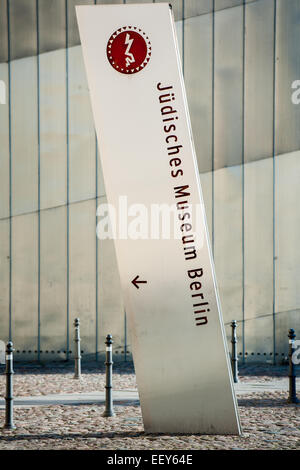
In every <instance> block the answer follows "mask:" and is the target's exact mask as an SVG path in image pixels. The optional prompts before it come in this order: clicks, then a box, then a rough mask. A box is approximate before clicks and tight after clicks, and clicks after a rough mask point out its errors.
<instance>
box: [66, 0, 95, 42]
mask: <svg viewBox="0 0 300 470" xmlns="http://www.w3.org/2000/svg"><path fill="white" fill-rule="evenodd" d="M94 3H95V2H94V0H68V45H69V47H71V46H75V45H77V44H80V38H79V31H78V25H77V19H76V11H75V5H94Z"/></svg>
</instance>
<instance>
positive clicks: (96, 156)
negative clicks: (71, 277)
mask: <svg viewBox="0 0 300 470" xmlns="http://www.w3.org/2000/svg"><path fill="white" fill-rule="evenodd" d="M95 154H96V155H95V158H96V164H95V173H96V178H95V180H96V181H95V184H96V188H95V190H96V198H95V202H96V217H95V223H96V234H95V235H96V266H95V269H96V273H95V274H96V280H95V282H96V285H95V295H96V304H95V308H96V338H95V342H96V343H95V347H96V361H98V326H99V322H98V235H97V206H98V142H97V135H96V132H95Z"/></svg>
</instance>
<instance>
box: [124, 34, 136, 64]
mask: <svg viewBox="0 0 300 470" xmlns="http://www.w3.org/2000/svg"><path fill="white" fill-rule="evenodd" d="M133 41H134V39H130V35H129V34H128V33H127V34H126V38H125V43H124V44H126V45H127V48H126V51H125V55H126V56H127V57H126V60H125V63H126V67H128V66H129V65H130V64H132V63H133V62H135V58H134V55H133V54H132V52H130V49H131V46H132V43H133Z"/></svg>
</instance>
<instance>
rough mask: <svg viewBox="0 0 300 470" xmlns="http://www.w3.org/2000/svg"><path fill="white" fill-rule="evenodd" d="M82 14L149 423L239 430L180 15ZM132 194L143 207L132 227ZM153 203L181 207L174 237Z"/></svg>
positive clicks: (163, 9)
mask: <svg viewBox="0 0 300 470" xmlns="http://www.w3.org/2000/svg"><path fill="white" fill-rule="evenodd" d="M76 12H77V19H78V24H79V31H80V37H81V43H82V49H83V56H84V61H85V67H86V72H87V77H88V84H89V90H90V96H91V103H92V109H93V114H94V121H95V127H96V131H97V138H98V143H99V150H100V155H101V159H102V167H103V174H104V180H105V187H106V193H107V198H108V202H109V203H110V205H111V214H110V215H111V216H112V213H113V214H114V215H115V217H112V218H111V220H112V221H114V219H115V220H117V221H119V225H118V227H117V230H116V231H115V232H114V233H115V237H114V238H115V248H116V255H117V261H118V266H119V272H120V278H121V285H122V293H123V299H124V304H125V309H126V312H127V315H128V326H129V330H130V333H131V344H132V352H133V358H134V363H135V370H136V376H137V384H138V389H139V396H140V402H141V408H142V414H143V421H144V426H145V430H146V431H147V432H181V433H190V432H193V433H210V434H239V433H240V425H239V417H238V411H237V404H236V398H235V394H234V389H233V381H232V373H231V367H230V361H229V353H228V350H227V344H226V341H225V332H224V325H223V320H222V315H221V309H220V303H219V296H218V291H217V286H216V278H215V272H214V266H213V260H212V254H211V249H210V246H209V240H208V230H207V224H206V218H205V211H204V206H203V198H202V193H201V187H200V180H199V172H198V168H197V160H196V156H195V149H194V144H193V139H192V131H191V125H190V118H189V113H188V107H187V100H186V93H185V88H184V82H183V76H182V67H181V63H180V57H179V49H178V44H177V38H176V31H175V24H174V19H173V14H172V11H171V9H170V7H169V5H168V4H167V3H155V4H143V5H141V4H140V5H138V4H130V5H96V6H78V7H76ZM200 158H201V155H200ZM124 198H125V199H126V204H127V206H128V208H129V209H128V211H129V214H131V215H134V214H136V212H137V211H140V219H139V221H135V226H134V224H131V223H129V226H128V230H126V228H125V225H124V223H123V221H124V216H125V219H126V214H124V208H123V206H122V204H121V203H122V201H124ZM154 206H155V208H157V206H158V207H160V208H161V207H162V206H163V207H167V208H170V209H172V214H173V217H174V226H175V231H174V236H169V235H167V236H165V235H161V234H159V235H158V236H157V231H156V228H157V227H156V225H155V223H154V221H153V219H152V215H153V213H154V212H155V211H154ZM145 214H146V215H145ZM149 220H150V223H149ZM147 221H148V222H147ZM163 221H164V222H166V221H167V219H166V217H164V220H163ZM138 222H140V225H141V226H142V228H143V230H142V229H141V230H140V232H139V233H138V234H137V233H136V231H134V227H135V228H136V225H138Z"/></svg>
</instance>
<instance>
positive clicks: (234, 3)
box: [215, 0, 243, 10]
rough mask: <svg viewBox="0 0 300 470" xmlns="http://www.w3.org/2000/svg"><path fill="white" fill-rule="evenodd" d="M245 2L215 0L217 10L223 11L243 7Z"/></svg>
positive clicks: (241, 0) (239, 0)
mask: <svg viewBox="0 0 300 470" xmlns="http://www.w3.org/2000/svg"><path fill="white" fill-rule="evenodd" d="M242 3H243V0H215V9H216V10H223V9H225V8H232V7H236V6H238V5H241V4H242Z"/></svg>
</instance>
